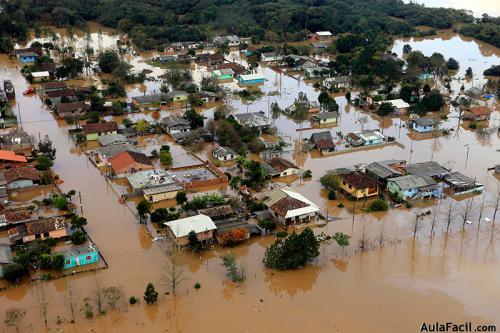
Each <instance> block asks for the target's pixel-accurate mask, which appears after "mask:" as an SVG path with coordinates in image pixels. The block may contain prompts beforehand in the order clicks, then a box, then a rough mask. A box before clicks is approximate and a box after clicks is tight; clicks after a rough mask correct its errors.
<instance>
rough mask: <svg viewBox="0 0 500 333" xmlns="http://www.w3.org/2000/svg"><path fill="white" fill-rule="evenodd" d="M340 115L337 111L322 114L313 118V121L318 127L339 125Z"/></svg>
mask: <svg viewBox="0 0 500 333" xmlns="http://www.w3.org/2000/svg"><path fill="white" fill-rule="evenodd" d="M338 119H339V113H338V112H336V111H331V112H320V113H318V114H315V115H313V116H312V118H311V121H312V122H313V123H315V124H318V125H337V124H338Z"/></svg>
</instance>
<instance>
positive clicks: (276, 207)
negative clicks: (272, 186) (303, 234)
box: [255, 187, 320, 226]
mask: <svg viewBox="0 0 500 333" xmlns="http://www.w3.org/2000/svg"><path fill="white" fill-rule="evenodd" d="M255 197H256V199H257V200H260V201H262V203H263V204H264V205H265V206H266V207H267V210H268V211H269V213H270V214H271V216H272V217H273V218H274V219H276V220H277V221H278V222H279V223H281V224H282V225H283V226H289V225H295V224H301V223H309V222H312V221H315V219H316V214H317V213H318V212H319V211H320V209H319V207H318V206H317V205H316V204H314V203H313V202H311V201H310V200H309V199H307V198H306V197H304V196H303V195H301V194H300V193H297V192H294V191H291V190H290V189H289V188H287V187H285V188H280V189H276V190H271V191H265V192H259V193H257V194H255Z"/></svg>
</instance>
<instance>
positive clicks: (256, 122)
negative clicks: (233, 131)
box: [233, 112, 272, 132]
mask: <svg viewBox="0 0 500 333" xmlns="http://www.w3.org/2000/svg"><path fill="white" fill-rule="evenodd" d="M233 117H234V120H236V122H237V123H238V124H240V125H241V126H247V127H250V128H256V129H258V130H259V131H261V132H262V131H265V130H268V129H269V128H270V127H271V125H272V122H271V120H270V119H269V118H268V117H266V116H265V115H264V112H250V113H240V114H235V115H233Z"/></svg>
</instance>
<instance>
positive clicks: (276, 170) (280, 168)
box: [262, 157, 300, 178]
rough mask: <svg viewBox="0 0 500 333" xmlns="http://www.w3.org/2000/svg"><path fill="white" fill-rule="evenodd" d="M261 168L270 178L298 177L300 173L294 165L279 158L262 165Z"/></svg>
mask: <svg viewBox="0 0 500 333" xmlns="http://www.w3.org/2000/svg"><path fill="white" fill-rule="evenodd" d="M262 167H263V168H264V170H265V171H266V172H267V174H268V175H269V176H270V177H272V178H275V177H287V176H293V175H298V174H299V171H300V169H299V168H298V167H297V166H296V165H295V164H293V163H292V162H290V161H289V160H285V159H284V158H281V157H275V158H272V159H270V160H269V161H267V162H265V163H262Z"/></svg>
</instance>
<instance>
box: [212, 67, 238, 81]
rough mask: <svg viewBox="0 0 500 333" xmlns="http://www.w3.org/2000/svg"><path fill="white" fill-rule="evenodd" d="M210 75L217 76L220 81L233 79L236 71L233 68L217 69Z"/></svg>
mask: <svg viewBox="0 0 500 333" xmlns="http://www.w3.org/2000/svg"><path fill="white" fill-rule="evenodd" d="M210 76H211V77H213V78H216V79H217V80H219V81H223V80H232V79H233V78H234V72H233V70H232V69H231V68H222V69H216V70H214V71H212V73H210Z"/></svg>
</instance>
